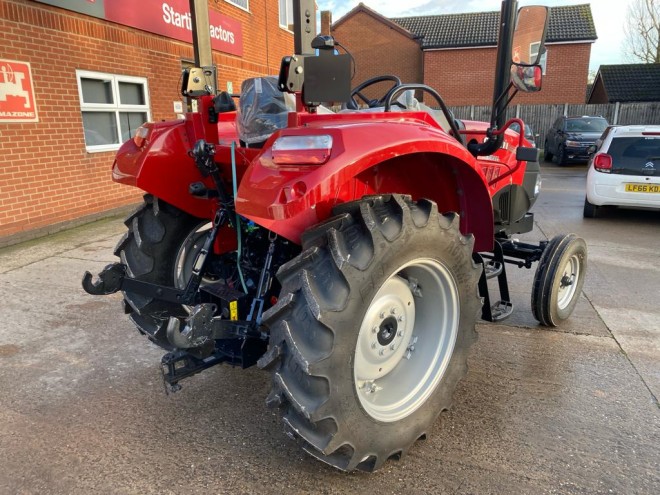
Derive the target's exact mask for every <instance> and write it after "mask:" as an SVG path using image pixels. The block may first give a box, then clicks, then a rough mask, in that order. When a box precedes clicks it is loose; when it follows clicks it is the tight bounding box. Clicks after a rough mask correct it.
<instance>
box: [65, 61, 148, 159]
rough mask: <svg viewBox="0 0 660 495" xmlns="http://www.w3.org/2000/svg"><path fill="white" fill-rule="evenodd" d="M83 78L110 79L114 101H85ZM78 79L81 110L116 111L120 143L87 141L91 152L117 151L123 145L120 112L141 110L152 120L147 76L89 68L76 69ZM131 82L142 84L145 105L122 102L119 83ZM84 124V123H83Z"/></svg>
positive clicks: (87, 147) (86, 147)
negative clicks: (92, 143) (90, 142)
mask: <svg viewBox="0 0 660 495" xmlns="http://www.w3.org/2000/svg"><path fill="white" fill-rule="evenodd" d="M81 79H97V80H101V81H108V80H109V81H110V83H111V85H112V100H113V101H114V103H111V104H108V103H85V101H84V99H83V91H82V82H81ZM76 80H77V82H78V97H79V98H80V111H81V113H82V112H114V114H115V120H116V124H117V132H118V139H119V143H118V144H100V145H88V144H87V142H85V149H86V150H87V152H89V153H97V152H102V151H115V150H118V149H119V147H120V146H121V145H122V141H121V139H122V137H121V134H122V133H121V120H120V119H119V114H120V113H121V112H140V113H146V114H147V122H149V121H151V105H150V104H149V85H148V82H147V78H146V77H135V76H122V75H118V74H108V73H106V72H92V71H87V70H76ZM120 82H125V83H131V84H140V85H142V90H143V92H144V94H143V96H144V101H145V104H144V105H127V104H122V103H121V101H120V98H119V83H120ZM83 126H84V124H83ZM84 131H85V130H84V128H83V133H84ZM129 139H130V138H129Z"/></svg>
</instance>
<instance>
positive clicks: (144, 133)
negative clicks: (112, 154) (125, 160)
mask: <svg viewBox="0 0 660 495" xmlns="http://www.w3.org/2000/svg"><path fill="white" fill-rule="evenodd" d="M148 136H149V128H148V127H144V126H140V127H138V128H137V131H135V136H133V142H134V143H135V146H137V147H138V148H142V145H144V142H145V141H146V140H147V137H148Z"/></svg>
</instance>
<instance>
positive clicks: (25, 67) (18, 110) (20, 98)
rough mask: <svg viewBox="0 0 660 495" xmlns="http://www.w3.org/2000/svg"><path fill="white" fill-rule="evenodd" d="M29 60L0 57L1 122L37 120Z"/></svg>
mask: <svg viewBox="0 0 660 495" xmlns="http://www.w3.org/2000/svg"><path fill="white" fill-rule="evenodd" d="M38 120H39V119H38V117H37V105H36V102H35V100H34V86H33V85H32V71H31V70H30V64H29V63H28V62H16V61H15V60H4V59H0V122H37V121H38Z"/></svg>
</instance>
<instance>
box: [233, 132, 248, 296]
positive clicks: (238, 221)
mask: <svg viewBox="0 0 660 495" xmlns="http://www.w3.org/2000/svg"><path fill="white" fill-rule="evenodd" d="M231 182H232V186H233V190H234V213H235V214H236V238H237V241H238V251H237V252H236V267H237V268H238V278H239V279H240V280H241V286H242V287H243V292H245V293H246V294H247V293H248V290H247V286H246V285H245V279H244V278H243V269H242V268H241V253H242V252H243V243H242V240H243V235H242V232H241V217H240V215H239V214H238V212H236V209H235V206H236V196H238V184H237V183H236V143H235V142H234V141H232V142H231Z"/></svg>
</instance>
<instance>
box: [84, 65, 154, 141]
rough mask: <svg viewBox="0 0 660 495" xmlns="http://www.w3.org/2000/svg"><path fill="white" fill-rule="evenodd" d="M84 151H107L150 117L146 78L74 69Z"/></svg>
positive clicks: (131, 134) (125, 138)
mask: <svg viewBox="0 0 660 495" xmlns="http://www.w3.org/2000/svg"><path fill="white" fill-rule="evenodd" d="M76 78H77V79H78V94H79V96H80V111H81V112H82V120H83V129H84V131H85V145H86V148H87V151H110V150H116V149H118V148H119V145H120V144H121V143H123V142H124V141H126V140H128V139H130V138H131V137H133V135H134V134H135V130H136V129H137V128H138V127H140V126H141V125H142V124H143V123H145V122H147V121H148V120H149V119H150V118H151V115H150V110H149V93H148V91H147V80H146V79H145V78H143V77H130V76H117V75H113V74H103V73H101V72H87V71H76Z"/></svg>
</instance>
